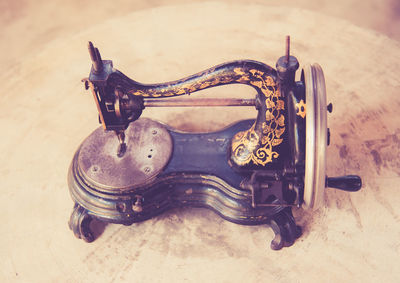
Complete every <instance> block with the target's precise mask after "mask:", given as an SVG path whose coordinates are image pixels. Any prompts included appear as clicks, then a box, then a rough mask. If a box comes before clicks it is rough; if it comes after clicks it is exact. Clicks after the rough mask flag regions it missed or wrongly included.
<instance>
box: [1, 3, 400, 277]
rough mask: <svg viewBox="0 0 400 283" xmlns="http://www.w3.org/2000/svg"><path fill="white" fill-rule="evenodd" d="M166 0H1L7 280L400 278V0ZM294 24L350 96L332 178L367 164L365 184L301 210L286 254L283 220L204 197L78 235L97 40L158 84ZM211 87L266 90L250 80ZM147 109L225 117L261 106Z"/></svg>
mask: <svg viewBox="0 0 400 283" xmlns="http://www.w3.org/2000/svg"><path fill="white" fill-rule="evenodd" d="M81 2H83V1H81ZM166 2H167V1H165V0H163V1H146V2H145V1H138V2H136V3H132V1H113V2H109V3H108V2H106V3H100V2H99V1H85V2H84V3H80V2H78V1H70V2H68V3H64V2H62V1H51V2H50V1H9V2H5V1H4V0H2V2H0V15H1V17H0V23H1V25H0V36H1V43H2V44H1V45H0V51H1V52H0V62H1V65H2V67H3V68H2V70H3V71H2V72H1V73H0V83H1V88H0V105H1V106H2V111H1V112H0V127H1V129H2V138H1V139H0V152H1V153H2V158H1V159H0V160H1V161H0V179H1V187H0V189H1V195H0V207H1V210H0V211H1V212H2V213H1V216H0V217H1V221H2V225H1V226H0V235H1V241H0V257H1V261H0V281H1V282H14V281H20V282H95V281H97V282H182V281H187V282H210V281H211V282H243V281H248V282H270V281H279V282H298V281H300V282H321V281H354V279H356V281H364V282H372V281H374V282H375V281H377V280H380V281H382V282H399V281H400V272H399V271H398V262H399V260H400V245H399V239H400V225H399V224H400V223H399V222H400V206H399V202H400V194H399V193H398V190H399V184H400V177H399V176H400V126H399V120H400V119H399V114H398V108H399V106H400V97H399V94H398V93H399V87H400V79H399V76H398V74H399V72H400V51H399V50H400V49H399V47H400V44H399V42H398V40H399V39H400V28H399V18H400V17H399V13H400V12H399V11H400V4H399V1H377V0H369V1H354V0H353V1H344V0H341V1H334V2H333V1H316V0H303V1H297V2H296V4H293V3H290V1H281V2H280V3H281V4H279V5H278V4H277V3H275V2H272V1H255V2H253V1H246V2H243V1H220V2H200V1H193V2H191V3H186V2H185V1H180V0H174V1H169V2H168V4H167V3H166ZM286 34H290V35H291V36H292V53H293V55H295V56H296V57H297V58H298V59H299V61H300V63H301V64H305V63H313V62H318V63H319V64H320V65H321V66H322V67H323V69H324V72H325V77H326V81H327V92H328V101H331V102H332V103H333V104H334V112H333V113H332V114H330V115H329V121H328V123H329V127H330V128H331V133H332V139H331V140H332V143H331V146H330V147H329V149H328V157H327V158H328V163H329V164H328V175H331V176H333V175H342V174H359V175H361V176H362V178H363V181H364V187H363V190H362V191H360V192H358V193H354V194H348V193H345V192H340V191H334V190H328V191H327V194H326V197H325V206H324V207H323V208H321V209H320V210H318V211H316V212H313V213H312V212H307V211H304V210H296V211H295V215H296V219H297V221H298V223H299V224H301V225H302V226H303V230H304V235H303V236H302V237H301V238H300V239H299V240H298V241H297V242H296V243H295V245H294V246H292V247H290V248H284V249H283V250H281V251H278V252H275V251H272V250H270V249H269V241H270V240H271V239H272V237H273V233H272V231H271V230H270V228H268V227H267V226H257V227H244V226H239V225H235V224H232V223H228V222H226V221H223V220H221V219H220V218H219V217H218V216H216V215H214V214H213V213H212V212H210V211H207V210H201V209H185V210H174V211H170V212H168V213H166V214H164V215H162V216H160V217H157V218H154V219H152V220H149V221H147V222H144V223H140V224H135V225H132V226H129V227H126V226H122V225H107V226H106V228H105V230H104V232H103V234H102V235H101V236H100V237H99V238H98V239H97V240H96V241H95V242H94V243H91V244H86V243H84V242H83V241H81V240H77V239H75V238H74V236H73V234H72V232H71V231H69V229H68V226H67V221H68V218H69V215H70V213H71V211H72V205H73V203H72V200H71V199H70V196H69V193H68V188H67V183H66V173H67V170H68V166H69V163H70V161H71V159H72V156H73V153H74V151H75V150H76V148H77V147H78V145H79V144H80V142H81V141H82V140H83V139H84V138H85V137H86V136H87V135H88V134H90V133H91V131H93V130H94V129H95V128H96V127H97V126H98V124H97V114H96V109H95V106H94V103H93V101H92V97H91V95H90V94H88V93H86V92H85V91H84V90H83V86H82V84H81V82H80V79H81V78H82V77H84V76H87V74H88V71H89V67H90V61H89V56H88V54H87V49H86V43H87V41H88V40H92V41H94V43H95V44H96V45H97V46H98V47H99V49H100V51H101V52H102V56H103V58H104V59H112V60H113V62H114V66H115V67H116V68H118V69H119V70H121V71H122V72H124V73H125V74H127V75H128V76H130V77H132V78H134V79H135V80H137V81H140V82H148V83H151V82H162V81H167V80H174V79H178V78H181V77H183V76H186V75H189V74H192V73H195V72H197V71H200V70H203V69H206V68H208V67H211V66H213V65H215V64H218V63H222V62H224V61H228V60H235V59H242V58H248V59H254V60H258V61H262V62H265V63H267V64H269V65H271V66H274V65H275V61H276V59H277V58H278V57H279V56H281V55H282V54H283V47H284V36H285V35H286ZM204 94H205V95H208V94H209V95H218V96H224V97H232V96H234V97H252V95H253V93H252V92H251V91H250V90H249V89H248V88H246V87H245V86H226V87H221V88H218V89H215V90H211V91H207V92H206V91H204ZM215 113H218V115H216V114H215ZM143 116H146V117H151V118H153V119H157V120H161V121H164V122H166V123H168V124H170V125H173V126H175V127H178V128H180V129H186V130H216V129H219V128H221V127H223V126H224V125H227V124H229V123H231V122H233V121H235V120H237V119H243V118H248V117H254V116H255V112H254V111H251V110H241V111H240V112H238V111H237V110H232V109H230V110H225V109H224V110H221V111H216V110H215V109H214V110H210V109H194V110H188V109H164V110H160V109H150V110H147V109H146V111H145V112H144V115H143Z"/></svg>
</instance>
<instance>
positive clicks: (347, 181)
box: [326, 175, 362, 192]
mask: <svg viewBox="0 0 400 283" xmlns="http://www.w3.org/2000/svg"><path fill="white" fill-rule="evenodd" d="M326 186H327V187H329V188H335V189H339V190H343V191H347V192H357V191H358V190H360V189H361V186H362V182H361V178H360V177H359V176H356V175H347V176H340V177H329V178H326Z"/></svg>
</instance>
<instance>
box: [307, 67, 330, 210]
mask: <svg viewBox="0 0 400 283" xmlns="http://www.w3.org/2000/svg"><path fill="white" fill-rule="evenodd" d="M303 78H304V83H305V88H306V107H307V110H306V161H305V176H304V199H303V200H304V205H305V206H306V207H307V208H312V209H317V208H318V207H319V206H320V205H321V203H322V202H323V196H324V191H325V180H326V172H325V171H326V147H327V108H326V89H325V78H324V73H323V71H322V68H321V66H319V65H318V64H313V65H308V66H306V67H305V68H304V69H303Z"/></svg>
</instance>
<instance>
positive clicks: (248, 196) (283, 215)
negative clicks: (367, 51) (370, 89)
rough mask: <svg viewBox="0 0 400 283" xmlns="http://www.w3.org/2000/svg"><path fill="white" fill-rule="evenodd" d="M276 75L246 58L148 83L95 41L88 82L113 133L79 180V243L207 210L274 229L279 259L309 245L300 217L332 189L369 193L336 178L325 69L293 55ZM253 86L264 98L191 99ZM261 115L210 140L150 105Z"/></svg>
mask: <svg viewBox="0 0 400 283" xmlns="http://www.w3.org/2000/svg"><path fill="white" fill-rule="evenodd" d="M289 50H290V39H289V37H287V39H286V54H285V55H284V56H282V57H280V58H279V59H278V61H277V63H276V69H273V68H272V67H269V66H267V65H265V64H263V63H260V62H257V61H251V60H241V61H233V62H228V63H224V64H221V65H218V66H215V67H212V68H210V69H208V70H205V71H203V72H200V73H197V74H195V75H192V76H190V77H187V78H184V79H181V80H177V81H173V82H167V83H161V84H141V83H138V82H136V81H134V80H132V79H130V78H128V77H127V76H125V75H124V74H123V73H121V72H120V71H118V70H116V69H114V68H113V64H112V61H109V60H102V59H101V57H100V53H99V50H98V49H97V48H95V47H94V46H93V44H92V43H91V42H89V53H90V57H91V60H92V68H91V71H90V75H89V78H87V79H84V83H85V86H86V89H88V88H90V89H91V91H92V93H93V97H94V101H95V103H96V106H97V110H98V113H99V121H100V123H101V124H102V128H98V129H97V130H95V131H94V132H93V133H92V134H90V135H89V136H88V137H87V138H86V139H85V140H84V141H83V143H82V144H81V145H80V147H79V148H78V150H77V152H76V154H75V156H74V158H73V161H72V164H71V167H70V170H69V174H68V182H69V189H70V192H71V196H72V198H73V200H74V201H75V206H74V210H73V212H72V215H71V218H70V221H69V225H70V228H71V229H72V230H73V232H74V234H75V236H76V237H78V238H82V239H83V240H85V241H87V242H91V241H93V240H94V235H93V232H92V231H91V226H90V222H91V220H92V219H97V220H100V221H104V222H111V223H121V224H125V225H130V224H132V223H135V222H140V221H144V220H146V219H149V218H151V217H154V216H157V215H159V214H161V213H163V212H165V211H166V210H168V209H170V208H176V207H188V206H191V207H205V208H209V209H212V210H213V211H214V212H216V213H217V214H218V215H220V216H221V217H223V218H224V219H226V220H228V221H232V222H234V223H238V224H244V225H260V224H269V225H270V227H271V228H272V229H273V231H274V232H275V238H274V239H273V240H272V242H271V248H272V249H280V248H282V247H284V246H290V245H292V244H293V243H294V241H295V240H296V239H297V238H298V237H300V235H301V228H300V227H299V226H297V225H296V223H295V219H294V217H293V215H292V207H294V206H297V207H300V206H302V207H304V208H307V209H314V208H317V207H318V206H319V205H320V204H321V203H322V201H323V195H324V190H325V188H326V187H334V188H338V189H342V190H346V191H357V190H359V189H360V188H361V179H360V177H358V176H354V175H349V176H343V177H335V178H328V177H327V176H326V173H325V168H326V147H327V145H329V139H330V133H329V129H328V128H327V111H329V112H331V111H332V104H329V105H327V103H326V94H325V81H324V75H323V72H322V69H321V67H320V66H319V65H318V64H314V65H309V66H306V67H304V68H303V69H302V71H301V79H300V80H299V81H296V80H295V73H296V70H297V69H298V67H299V63H298V61H297V59H296V58H295V57H293V56H290V54H289ZM226 84H245V85H248V86H250V87H252V88H254V89H255V90H256V91H257V94H256V97H255V98H254V99H233V98H232V99H229V98H190V100H189V99H182V98H175V96H182V95H189V94H191V93H194V92H196V91H199V90H203V89H206V88H211V87H216V86H221V85H226ZM179 106H205V107H212V106H235V107H240V106H244V107H249V106H251V107H254V108H255V113H256V114H257V115H256V118H255V119H251V120H244V121H238V122H236V123H234V124H232V125H230V126H228V127H227V128H225V129H223V130H220V131H217V132H210V133H189V132H182V131H178V130H175V129H173V128H172V127H170V126H168V125H165V124H162V123H160V122H157V121H154V120H152V119H148V118H140V116H141V114H142V111H143V110H144V109H145V108H147V107H179Z"/></svg>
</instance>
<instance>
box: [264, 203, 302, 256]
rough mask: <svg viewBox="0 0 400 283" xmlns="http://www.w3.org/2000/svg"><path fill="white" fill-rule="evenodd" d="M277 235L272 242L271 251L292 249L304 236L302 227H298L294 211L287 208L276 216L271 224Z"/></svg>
mask: <svg viewBox="0 0 400 283" xmlns="http://www.w3.org/2000/svg"><path fill="white" fill-rule="evenodd" d="M269 226H270V227H271V229H272V231H274V233H275V237H274V239H273V240H272V241H271V249H273V250H280V249H282V248H283V247H290V246H291V245H293V244H294V242H295V241H296V239H297V238H299V237H300V236H301V234H302V231H301V227H300V226H297V225H296V222H295V220H294V217H293V214H292V209H291V208H289V207H287V208H285V209H283V210H282V211H280V212H278V213H277V214H276V215H274V216H273V217H272V219H271V221H270V223H269Z"/></svg>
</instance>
